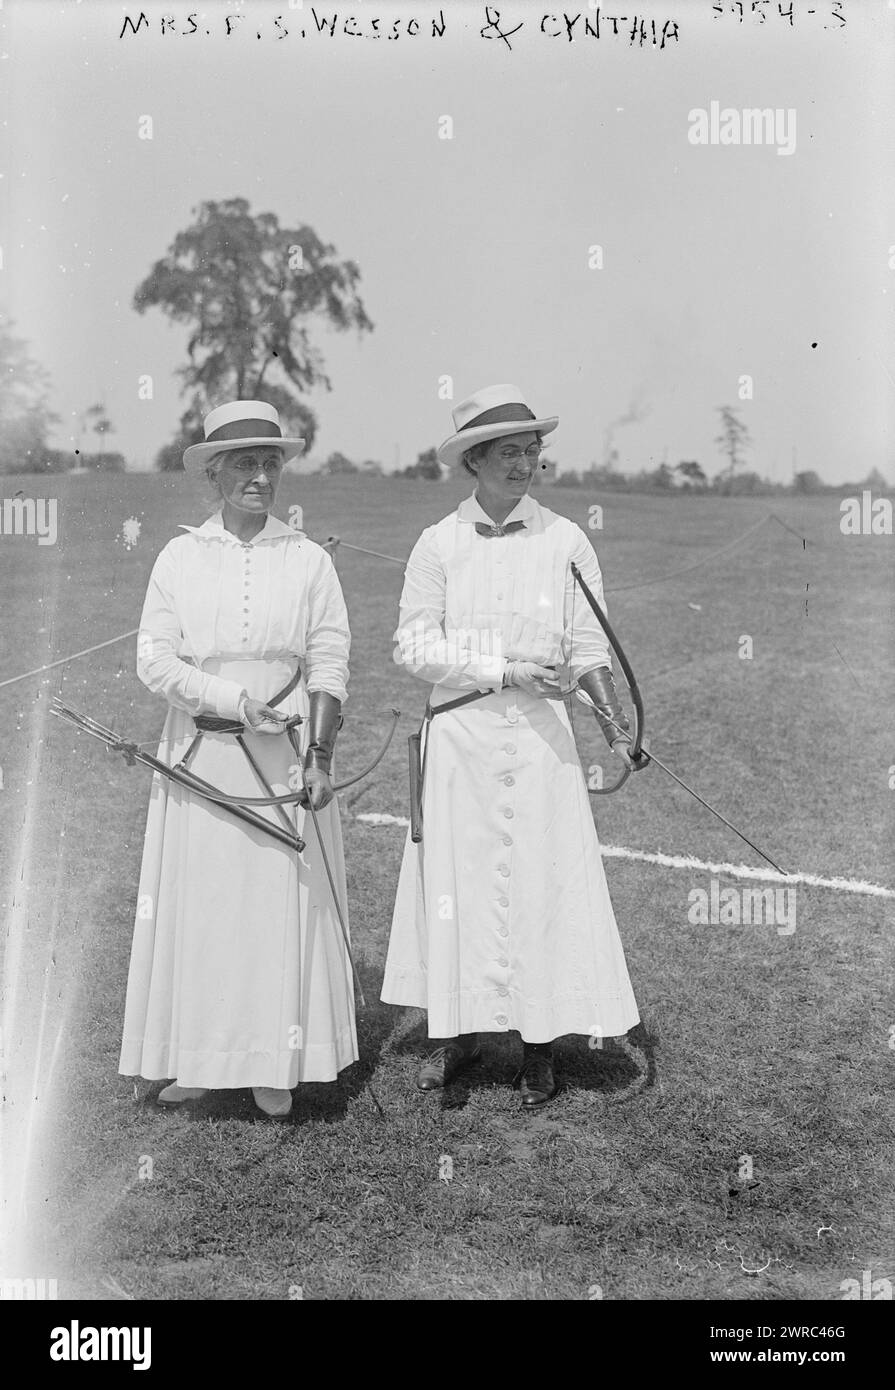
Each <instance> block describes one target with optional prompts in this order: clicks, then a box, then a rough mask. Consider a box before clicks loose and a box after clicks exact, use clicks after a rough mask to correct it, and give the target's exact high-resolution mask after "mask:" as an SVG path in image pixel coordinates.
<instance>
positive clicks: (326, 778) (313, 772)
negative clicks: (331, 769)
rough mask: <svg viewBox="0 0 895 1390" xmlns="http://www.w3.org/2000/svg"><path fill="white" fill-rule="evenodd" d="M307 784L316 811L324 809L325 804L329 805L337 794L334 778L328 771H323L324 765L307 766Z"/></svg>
mask: <svg viewBox="0 0 895 1390" xmlns="http://www.w3.org/2000/svg"><path fill="white" fill-rule="evenodd" d="M305 785H306V786H307V788H308V795H309V796H310V798H311V805H312V806H313V807H314V810H315V811H322V810H323V808H324V806H328V805H329V803H330V802H331V801H332V799H333V797H334V796H335V792H334V791H333V784H332V779H331V778H330V775H329V773H328V772H324V771H323V768H322V767H306V768H305Z"/></svg>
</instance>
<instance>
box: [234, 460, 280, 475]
mask: <svg viewBox="0 0 895 1390" xmlns="http://www.w3.org/2000/svg"><path fill="white" fill-rule="evenodd" d="M231 466H232V467H233V468H234V469H235V471H236V472H237V473H241V474H242V475H243V477H246V478H250V477H252V476H253V475H254V474H255V473H257V472H258V470H259V469H261V471H262V472H264V473H278V472H279V471H280V469H281V468H282V467H283V461H282V459H280V458H269V459H267V460H266V461H265V460H263V459H234V460H233V463H232V465H231Z"/></svg>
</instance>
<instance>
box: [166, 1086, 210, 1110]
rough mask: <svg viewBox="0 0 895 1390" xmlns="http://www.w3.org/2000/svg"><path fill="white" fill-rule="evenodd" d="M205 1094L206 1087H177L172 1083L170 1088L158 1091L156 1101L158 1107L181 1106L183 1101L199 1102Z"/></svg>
mask: <svg viewBox="0 0 895 1390" xmlns="http://www.w3.org/2000/svg"><path fill="white" fill-rule="evenodd" d="M207 1094H208V1087H207V1086H205V1087H203V1086H178V1084H177V1082H176V1081H172V1082H171V1085H170V1086H165V1087H164V1089H163V1090H161V1091H159V1093H158V1095H157V1096H156V1101H157V1103H158V1104H159V1105H181V1104H182V1103H183V1102H184V1101H185V1100H201V1098H202V1096H205V1095H207Z"/></svg>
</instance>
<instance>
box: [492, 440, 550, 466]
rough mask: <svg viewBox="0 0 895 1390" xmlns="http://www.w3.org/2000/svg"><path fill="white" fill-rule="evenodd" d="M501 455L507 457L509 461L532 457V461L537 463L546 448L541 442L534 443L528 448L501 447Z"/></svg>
mask: <svg viewBox="0 0 895 1390" xmlns="http://www.w3.org/2000/svg"><path fill="white" fill-rule="evenodd" d="M499 452H500V457H501V458H502V459H506V461H507V463H518V462H519V460H520V459H531V461H532V463H537V461H538V459H539V458H540V457H541V454H542V453H543V452H544V450H543V449H542V448H541V446H540V444H532V445H531V446H530V447H529V448H528V449H513V448H510V449H501V450H500V451H499Z"/></svg>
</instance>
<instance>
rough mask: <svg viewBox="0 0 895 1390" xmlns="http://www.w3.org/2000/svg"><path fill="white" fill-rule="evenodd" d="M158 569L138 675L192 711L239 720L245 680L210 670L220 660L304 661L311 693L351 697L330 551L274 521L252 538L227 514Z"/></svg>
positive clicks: (171, 549) (162, 557)
mask: <svg viewBox="0 0 895 1390" xmlns="http://www.w3.org/2000/svg"><path fill="white" fill-rule="evenodd" d="M182 529H183V530H184V531H186V532H187V534H186V535H185V536H176V537H175V538H174V539H173V540H171V541H169V542H168V544H167V545H166V546H165V547H164V549H163V550H162V551H161V552H160V554H159V556H158V559H157V560H156V562H155V565H154V566H153V569H152V574H151V575H150V579H149V587H148V589H147V591H146V601H145V603H144V605H143V613H142V616H141V618H140V630H139V637H138V640H137V674H138V675H139V677H140V679H141V680H142V681H143V683H144V684H145V685H147V686H148V687H149V689H150V690H152V691H154V692H156V693H157V694H160V695H164V696H165V698H166V700H168V702H169V703H170V704H172V705H174V706H176V707H177V708H178V709H183V710H187V711H188V712H189V713H190V714H193V715H195V714H214V715H218V716H219V717H221V718H225V719H235V718H236V717H237V713H238V709H239V704H240V700H241V698H242V696H243V695H244V694H246V693H247V694H248V695H250V696H252V695H253V692H252V691H251V690H249V691H246V690H245V688H244V687H243V686H241V685H240V684H239V682H238V681H234V680H230V679H225V678H223V677H221V676H217V675H215V674H213V673H211V672H207V671H203V670H202V669H201V668H202V666H203V665H204V664H205V663H206V662H208V661H210V660H211V659H212V658H219V659H223V660H227V661H232V660H235V659H239V658H246V659H253V660H258V659H259V658H265V659H268V660H271V659H275V658H288V657H297V658H298V660H299V662H300V665H301V669H302V672H303V674H304V678H305V684H306V686H307V689H308V691H313V690H326V691H329V693H330V694H331V695H334V696H335V697H336V699H338V700H342V701H344V700H346V699H347V695H348V692H347V688H346V687H347V683H348V651H349V646H350V641H351V636H350V632H349V629H348V614H347V611H346V608H345V600H344V598H343V596H342V589H341V586H340V584H339V579H338V575H337V574H336V570H335V566H334V565H333V562H332V560H331V558H330V556H329V555H328V554H327V552H326V551H325V550H323V549H322V547H321V546H319V545H317V544H316V543H315V542H314V541H311V540H308V538H307V537H306V536H304V535H303V534H302V533H301V532H298V531H294V530H293V529H292V528H291V527H290V526H287V525H286V523H285V522H283V521H279V520H278V519H277V518H276V517H275V516H271V515H268V518H267V521H266V523H265V525H264V528H263V529H262V530H261V531H259V533H258V535H257V536H255V537H254V538H253V539H252V540H251V541H247V542H243V541H240V540H238V539H237V537H236V536H234V535H233V534H232V533H231V532H229V531H227V530H225V529H224V525H223V518H222V514H221V512H216V513H215V515H214V516H212V517H209V519H208V521H206V522H205V523H204V524H203V525H202V526H184V527H183V528H182Z"/></svg>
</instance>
